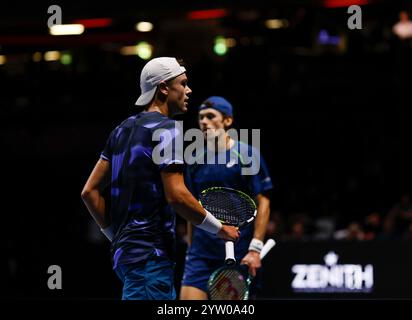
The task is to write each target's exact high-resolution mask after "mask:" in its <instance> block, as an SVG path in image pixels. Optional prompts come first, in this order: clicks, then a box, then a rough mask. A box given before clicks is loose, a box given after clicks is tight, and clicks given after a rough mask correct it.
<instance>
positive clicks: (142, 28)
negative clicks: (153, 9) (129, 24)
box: [136, 21, 153, 32]
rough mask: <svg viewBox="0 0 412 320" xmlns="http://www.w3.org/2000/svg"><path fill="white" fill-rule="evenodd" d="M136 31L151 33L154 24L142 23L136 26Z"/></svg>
mask: <svg viewBox="0 0 412 320" xmlns="http://www.w3.org/2000/svg"><path fill="white" fill-rule="evenodd" d="M136 30H137V31H139V32H149V31H152V30H153V24H152V23H151V22H147V21H141V22H139V23H137V24H136Z"/></svg>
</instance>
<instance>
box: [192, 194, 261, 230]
mask: <svg viewBox="0 0 412 320" xmlns="http://www.w3.org/2000/svg"><path fill="white" fill-rule="evenodd" d="M199 202H200V204H201V205H202V207H203V208H205V209H206V210H207V211H209V212H210V213H211V214H212V215H213V216H214V217H215V218H216V219H219V220H220V221H221V222H222V223H223V224H226V225H231V226H235V227H238V228H240V227H242V226H245V225H247V224H249V223H250V222H252V221H253V220H254V219H255V217H256V214H257V207H256V203H255V201H254V200H253V199H252V198H251V197H250V196H248V195H247V194H246V193H244V192H242V191H240V190H236V189H232V188H226V187H212V188H208V189H205V190H203V191H202V192H201V193H200V196H199Z"/></svg>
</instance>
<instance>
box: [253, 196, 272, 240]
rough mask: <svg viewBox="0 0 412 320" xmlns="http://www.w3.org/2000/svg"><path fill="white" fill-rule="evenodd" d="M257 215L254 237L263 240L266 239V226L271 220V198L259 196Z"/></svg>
mask: <svg viewBox="0 0 412 320" xmlns="http://www.w3.org/2000/svg"><path fill="white" fill-rule="evenodd" d="M257 199H258V206H257V215H256V219H255V233H254V235H253V237H254V238H256V239H259V240H261V241H263V240H264V238H265V234H266V226H267V224H268V222H269V216H270V200H269V198H268V197H266V196H262V195H259V196H258V198H257Z"/></svg>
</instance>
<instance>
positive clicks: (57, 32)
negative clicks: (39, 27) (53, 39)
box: [49, 24, 84, 36]
mask: <svg viewBox="0 0 412 320" xmlns="http://www.w3.org/2000/svg"><path fill="white" fill-rule="evenodd" d="M49 32H50V34H51V35H53V36H65V35H78V34H82V33H83V32H84V26H83V25H82V24H58V25H55V26H52V27H50V28H49Z"/></svg>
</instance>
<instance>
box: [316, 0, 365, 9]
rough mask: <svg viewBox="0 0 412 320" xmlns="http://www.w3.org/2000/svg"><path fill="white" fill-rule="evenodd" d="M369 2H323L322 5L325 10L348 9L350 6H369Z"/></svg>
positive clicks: (336, 0)
mask: <svg viewBox="0 0 412 320" xmlns="http://www.w3.org/2000/svg"><path fill="white" fill-rule="evenodd" d="M369 2H370V1H369V0H325V1H324V2H323V5H324V6H325V7H326V8H341V7H350V6H351V5H358V6H363V5H366V4H369Z"/></svg>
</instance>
